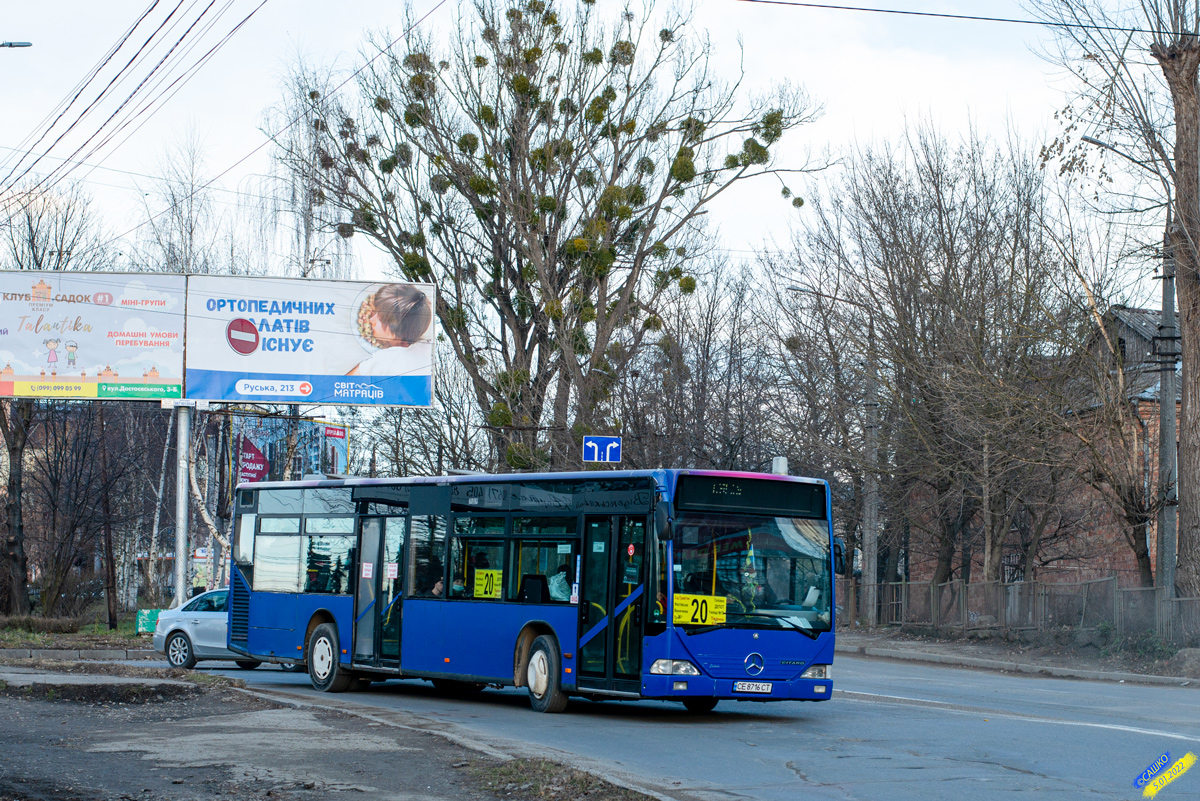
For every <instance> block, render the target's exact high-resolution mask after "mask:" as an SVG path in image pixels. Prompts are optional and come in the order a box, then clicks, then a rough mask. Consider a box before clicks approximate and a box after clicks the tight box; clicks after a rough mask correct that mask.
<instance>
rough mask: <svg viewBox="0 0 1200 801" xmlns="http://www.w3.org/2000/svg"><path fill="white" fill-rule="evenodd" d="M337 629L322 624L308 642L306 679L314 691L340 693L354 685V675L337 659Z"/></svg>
mask: <svg viewBox="0 0 1200 801" xmlns="http://www.w3.org/2000/svg"><path fill="white" fill-rule="evenodd" d="M340 653H341V651H339V650H338V633H337V628H335V627H334V626H332V625H331V624H329V623H322V624H321V625H319V626H317V628H316V629H314V630H313V633H312V637H311V638H310V639H309V641H308V660H307V661H308V677H309V678H310V679H311V680H312V686H313V688H314V689H317V690H320V691H322V692H327V693H341V692H345V691H346V690H349V689H350V686H351V685H352V684H354V674H352V673H351V672H350V671H349V670H346V668H344V667H342V665H341V661H340V660H339V659H338V654H340Z"/></svg>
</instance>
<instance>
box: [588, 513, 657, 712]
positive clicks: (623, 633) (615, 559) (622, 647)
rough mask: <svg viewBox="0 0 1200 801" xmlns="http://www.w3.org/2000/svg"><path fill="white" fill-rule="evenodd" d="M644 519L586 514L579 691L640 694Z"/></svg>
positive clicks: (644, 601)
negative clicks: (587, 515)
mask: <svg viewBox="0 0 1200 801" xmlns="http://www.w3.org/2000/svg"><path fill="white" fill-rule="evenodd" d="M645 550H646V519H645V518H644V517H629V516H616V517H591V516H589V517H587V518H585V520H584V534H583V554H582V556H583V576H582V581H581V587H580V599H579V617H580V621H579V631H580V632H581V634H580V637H579V659H578V662H577V664H578V665H579V677H578V679H577V685H576V686H578V687H579V689H581V690H602V691H608V692H615V693H631V694H639V693H640V691H641V673H642V628H643V614H644V612H643V610H644V607H645V604H646V598H645V587H646V585H645V567H644V562H645V559H644V555H645Z"/></svg>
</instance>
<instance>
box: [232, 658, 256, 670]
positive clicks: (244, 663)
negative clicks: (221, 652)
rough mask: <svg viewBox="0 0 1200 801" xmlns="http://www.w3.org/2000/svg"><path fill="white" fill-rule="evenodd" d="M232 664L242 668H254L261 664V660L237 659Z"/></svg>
mask: <svg viewBox="0 0 1200 801" xmlns="http://www.w3.org/2000/svg"><path fill="white" fill-rule="evenodd" d="M233 664H235V665H237V666H238V667H240V668H241V669H242V670H254V669H255V668H256V667H258V666H259V665H261V664H262V662H255V661H254V660H253V659H239V660H237V661H236V662H234V663H233Z"/></svg>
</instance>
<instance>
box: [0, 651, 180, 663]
mask: <svg viewBox="0 0 1200 801" xmlns="http://www.w3.org/2000/svg"><path fill="white" fill-rule="evenodd" d="M161 656H162V654H160V653H159V652H158V651H154V650H152V649H149V648H128V649H126V648H112V649H86V648H85V649H82V650H75V649H67V648H0V659H58V660H78V659H87V660H93V661H96V662H122V661H125V660H128V659H157V658H159V657H161Z"/></svg>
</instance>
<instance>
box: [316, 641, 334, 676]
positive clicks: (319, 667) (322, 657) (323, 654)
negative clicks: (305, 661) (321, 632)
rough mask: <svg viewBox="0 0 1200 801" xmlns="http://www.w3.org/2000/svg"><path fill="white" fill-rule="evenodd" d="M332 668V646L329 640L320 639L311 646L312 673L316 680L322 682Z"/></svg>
mask: <svg viewBox="0 0 1200 801" xmlns="http://www.w3.org/2000/svg"><path fill="white" fill-rule="evenodd" d="M331 667H333V646H332V645H330V643H329V640H326V639H325V638H321V639H319V640H317V642H316V644H314V645H313V672H314V673H315V674H316V676H317V678H318V679H320V680H322V681H323V680H324V679H325V677H326V676H328V675H329V669H330V668H331Z"/></svg>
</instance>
